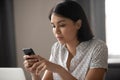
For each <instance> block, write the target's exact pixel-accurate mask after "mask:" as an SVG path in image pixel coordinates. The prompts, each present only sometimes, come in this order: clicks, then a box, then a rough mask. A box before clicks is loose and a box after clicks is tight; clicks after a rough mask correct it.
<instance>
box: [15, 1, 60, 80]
mask: <svg viewBox="0 0 120 80" xmlns="http://www.w3.org/2000/svg"><path fill="white" fill-rule="evenodd" d="M59 1H60V0H14V15H15V17H14V18H15V31H16V32H15V33H16V34H15V35H16V48H17V49H16V52H17V58H18V67H23V52H22V48H26V47H31V48H33V49H34V51H35V53H36V54H40V55H41V56H42V57H45V58H46V59H48V58H49V55H50V49H51V46H52V44H53V43H54V42H55V41H56V40H55V38H54V36H53V34H52V27H51V25H50V21H49V19H48V13H49V11H50V9H51V8H52V7H53V6H54V5H55V3H57V2H59ZM25 74H26V77H27V79H28V80H30V75H29V74H28V73H27V72H26V71H25Z"/></svg>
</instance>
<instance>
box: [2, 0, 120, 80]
mask: <svg viewBox="0 0 120 80" xmlns="http://www.w3.org/2000/svg"><path fill="white" fill-rule="evenodd" d="M60 1H63V0H1V1H0V67H21V68H23V69H24V67H23V55H24V54H23V52H22V48H33V50H34V51H35V53H36V54H39V55H41V56H42V57H44V58H46V59H49V56H50V53H51V51H50V50H51V46H52V44H53V43H54V42H55V41H56V39H55V38H54V36H53V33H52V26H51V25H50V21H49V19H48V14H49V11H50V9H51V8H52V7H53V6H54V5H55V4H56V3H58V2H60ZM74 1H77V2H78V3H79V4H81V6H82V7H83V9H84V10H85V13H86V15H87V17H88V20H89V22H90V25H91V28H92V30H93V33H94V34H95V36H96V37H97V38H100V39H102V40H104V41H105V42H106V43H107V45H108V49H109V60H108V62H109V69H108V73H107V77H106V80H120V77H118V76H117V75H118V74H119V72H120V64H119V63H120V51H119V48H118V47H119V44H120V42H119V40H120V38H119V37H118V36H119V35H118V34H119V33H118V32H120V31H119V29H118V28H119V27H120V25H119V24H118V25H115V24H117V23H119V22H117V21H119V20H117V19H113V18H111V17H110V16H112V14H109V13H113V12H115V11H112V10H116V11H118V8H119V6H118V5H119V4H117V3H120V2H117V1H119V0H114V1H113V2H112V0H74ZM110 1H111V2H110ZM114 2H116V3H114ZM110 4H111V5H114V6H115V5H116V7H115V8H113V6H112V7H110V6H111V5H110ZM115 13H118V12H115ZM115 15H117V14H113V17H114V18H115ZM116 17H117V18H118V19H120V17H119V16H116ZM109 20H113V21H115V22H116V23H113V24H110V23H112V22H113V21H109ZM110 25H114V26H110ZM115 26H116V27H115ZM111 27H112V28H111ZM117 30H118V31H117ZM115 32H116V34H111V33H115ZM115 42H116V43H115ZM113 45H114V46H113ZM111 46H112V47H111ZM24 72H25V76H26V78H27V79H28V80H30V79H31V77H30V74H29V73H28V72H27V71H25V70H24ZM113 74H114V75H113ZM111 75H112V76H111ZM111 77H112V78H111Z"/></svg>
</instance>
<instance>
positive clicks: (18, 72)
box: [0, 68, 26, 80]
mask: <svg viewBox="0 0 120 80" xmlns="http://www.w3.org/2000/svg"><path fill="white" fill-rule="evenodd" d="M0 80H26V78H25V74H24V71H23V69H22V68H0Z"/></svg>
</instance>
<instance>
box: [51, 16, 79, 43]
mask: <svg viewBox="0 0 120 80" xmlns="http://www.w3.org/2000/svg"><path fill="white" fill-rule="evenodd" d="M51 24H52V26H53V34H54V36H55V37H56V39H57V40H58V41H59V42H60V43H62V44H64V43H70V42H74V41H77V31H78V30H79V28H80V24H81V23H80V22H73V21H72V20H71V19H68V18H65V17H61V16H59V15H56V14H52V16H51Z"/></svg>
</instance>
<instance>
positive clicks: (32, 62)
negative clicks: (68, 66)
mask: <svg viewBox="0 0 120 80" xmlns="http://www.w3.org/2000/svg"><path fill="white" fill-rule="evenodd" d="M24 59H25V61H24V67H25V69H26V70H27V71H29V72H31V73H33V74H36V75H40V74H41V72H43V71H45V70H49V71H51V72H56V71H57V68H58V67H59V65H57V64H54V63H52V62H49V61H48V60H46V59H44V58H42V57H41V56H39V55H30V56H29V55H25V56H24Z"/></svg>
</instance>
